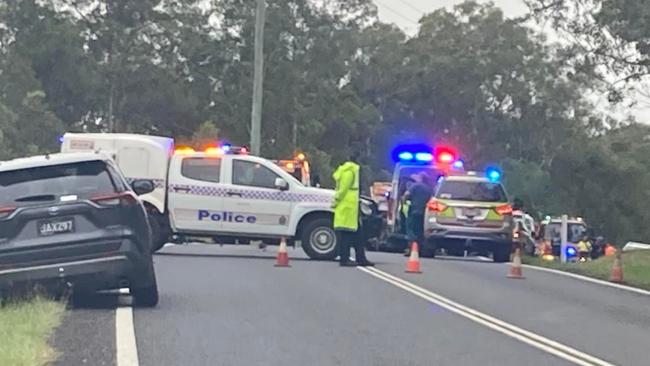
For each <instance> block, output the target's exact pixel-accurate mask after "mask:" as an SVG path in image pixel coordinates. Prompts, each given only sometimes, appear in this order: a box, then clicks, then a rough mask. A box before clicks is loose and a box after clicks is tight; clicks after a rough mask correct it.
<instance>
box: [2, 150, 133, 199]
mask: <svg viewBox="0 0 650 366" xmlns="http://www.w3.org/2000/svg"><path fill="white" fill-rule="evenodd" d="M121 186H122V185H121V184H120V183H119V182H116V181H114V177H113V176H111V174H110V173H109V171H108V169H107V166H106V163H104V162H103V161H86V162H81V163H72V164H61V165H53V166H45V167H36V168H29V169H21V170H12V171H7V172H0V205H7V204H9V205H12V206H24V205H29V204H38V203H42V202H47V201H55V200H58V199H59V198H60V197H61V196H70V195H75V196H77V197H78V198H79V199H88V198H91V197H93V196H96V195H101V194H110V193H115V192H118V189H117V187H121Z"/></svg>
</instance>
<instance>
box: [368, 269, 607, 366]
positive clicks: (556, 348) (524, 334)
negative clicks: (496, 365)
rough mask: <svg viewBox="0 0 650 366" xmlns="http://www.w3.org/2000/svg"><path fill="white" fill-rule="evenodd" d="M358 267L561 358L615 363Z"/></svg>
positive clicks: (594, 365)
mask: <svg viewBox="0 0 650 366" xmlns="http://www.w3.org/2000/svg"><path fill="white" fill-rule="evenodd" d="M358 268H359V270H361V271H363V272H366V273H368V274H370V275H371V276H373V277H376V278H378V279H381V280H383V281H385V282H388V283H390V284H392V285H394V286H396V287H399V288H401V289H402V290H405V291H407V292H409V293H411V294H413V295H416V296H418V297H420V298H422V299H424V300H427V301H429V302H431V303H434V304H436V305H438V306H441V307H443V308H445V309H447V310H449V311H452V312H454V313H456V314H458V315H460V316H463V317H465V318H467V319H469V320H472V321H474V322H476V323H479V324H481V325H483V326H485V327H488V328H490V329H492V330H495V331H497V332H499V333H502V334H504V335H507V336H509V337H511V338H514V339H517V340H519V341H521V342H523V343H526V344H528V345H530V346H532V347H535V348H537V349H540V350H542V351H544V352H547V353H549V354H552V355H555V356H557V357H559V358H562V359H564V360H566V361H569V362H572V363H574V364H576V365H580V366H614V365H613V364H611V363H609V362H607V361H604V360H601V359H599V358H596V357H594V356H591V355H589V354H586V353H584V352H581V351H578V350H576V349H574V348H571V347H568V346H565V345H563V344H561V343H558V342H556V341H553V340H551V339H548V338H545V337H543V336H540V335H538V334H535V333H532V332H530V331H528V330H525V329H522V328H519V327H517V326H515V325H512V324H509V323H506V322H504V321H502V320H499V319H497V318H494V317H492V316H490V315H487V314H484V313H481V312H479V311H477V310H474V309H471V308H468V307H466V306H464V305H461V304H459V303H456V302H454V301H452V300H450V299H448V298H446V297H443V296H441V295H438V294H435V293H433V292H431V291H429V290H426V289H424V288H422V287H419V286H416V285H414V284H412V283H411V282H408V281H405V280H403V279H401V278H399V277H395V276H393V275H391V274H388V273H386V272H383V271H381V270H378V269H376V268H364V267H358Z"/></svg>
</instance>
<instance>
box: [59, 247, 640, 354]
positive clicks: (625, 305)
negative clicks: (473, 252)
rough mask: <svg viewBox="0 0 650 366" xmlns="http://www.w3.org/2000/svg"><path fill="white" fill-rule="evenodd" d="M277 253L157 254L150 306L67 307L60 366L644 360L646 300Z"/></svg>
mask: <svg viewBox="0 0 650 366" xmlns="http://www.w3.org/2000/svg"><path fill="white" fill-rule="evenodd" d="M275 250H276V248H275V247H269V248H268V250H267V251H266V252H264V251H261V250H259V249H257V248H256V247H249V246H225V247H219V246H214V245H210V246H208V245H188V246H172V247H167V248H165V249H164V250H163V251H162V253H161V254H159V255H156V257H155V265H156V272H157V275H158V284H159V290H160V296H161V297H160V304H159V306H158V307H157V308H155V309H134V310H131V308H130V306H129V304H130V298H129V297H128V296H126V295H118V294H109V295H102V296H98V297H96V298H94V299H92V300H90V301H89V304H84V305H82V306H80V307H77V308H75V309H74V310H72V311H71V312H70V314H69V316H68V317H67V318H66V320H65V321H64V324H63V325H62V327H60V328H59V330H58V331H57V333H56V334H55V336H54V342H53V343H54V345H55V347H57V348H58V350H59V352H60V353H61V358H60V360H59V364H60V365H84V364H87V365H117V366H129V365H138V364H139V365H143V366H149V365H151V366H153V365H187V366H194V365H296V366H302V365H400V366H402V365H404V366H406V365H428V366H430V365H436V366H438V365H453V366H464V365H481V366H483V365H485V366H487V365H495V366H496V365H499V366H509V365H513V366H514V365H587V366H589V365H640V366H641V365H648V364H650V359H649V357H648V350H649V349H650V312H649V311H648V303H649V301H650V296H647V295H643V294H638V293H632V292H628V291H624V290H620V289H616V288H611V287H608V286H603V285H599V284H594V283H590V282H585V281H581V280H579V279H575V278H571V277H566V276H561V275H557V274H552V273H547V272H542V271H537V270H532V269H528V268H526V269H524V274H525V276H526V279H524V280H511V279H508V278H506V274H507V271H508V267H507V265H503V264H494V263H491V262H486V261H483V260H480V259H462V260H457V259H435V260H432V259H423V260H422V272H423V273H422V274H406V273H404V268H405V262H406V258H404V257H403V256H400V255H396V254H387V253H372V252H371V253H369V257H370V258H371V259H372V260H374V261H376V262H377V267H376V268H374V269H359V268H340V267H339V266H338V265H337V264H336V263H334V262H314V261H309V260H306V259H305V256H304V254H303V253H302V251H300V250H292V249H291V248H290V249H289V256H290V257H291V266H292V267H291V268H275V267H274V266H273V265H274V260H275V259H274V256H275ZM116 308H118V310H116ZM116 313H119V315H118V316H117V320H116ZM131 315H132V321H131ZM125 319H126V320H125ZM129 331H130V332H129ZM131 338H133V339H131Z"/></svg>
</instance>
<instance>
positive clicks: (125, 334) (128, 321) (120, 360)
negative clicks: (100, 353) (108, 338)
mask: <svg viewBox="0 0 650 366" xmlns="http://www.w3.org/2000/svg"><path fill="white" fill-rule="evenodd" d="M124 293H127V294H128V293H129V290H128V289H120V294H124ZM115 348H116V350H115V351H116V365H117V366H138V365H139V363H140V362H139V360H138V347H137V345H136V340H135V328H134V326H133V308H131V307H130V306H124V307H122V306H120V307H118V308H117V309H115Z"/></svg>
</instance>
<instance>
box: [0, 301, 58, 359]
mask: <svg viewBox="0 0 650 366" xmlns="http://www.w3.org/2000/svg"><path fill="white" fill-rule="evenodd" d="M64 311H65V305H64V304H63V303H60V302H55V301H51V300H47V299H45V298H43V297H34V298H32V299H29V300H9V301H8V302H7V303H6V304H4V305H0V365H15V366H40V365H47V364H48V363H50V362H52V361H54V360H55V359H56V352H55V351H54V350H53V349H52V348H51V347H50V345H49V344H48V341H49V338H50V336H51V335H52V332H53V331H54V329H55V328H56V327H57V326H58V325H59V324H60V323H61V319H62V317H63V313H64Z"/></svg>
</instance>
